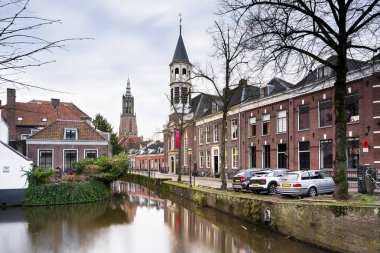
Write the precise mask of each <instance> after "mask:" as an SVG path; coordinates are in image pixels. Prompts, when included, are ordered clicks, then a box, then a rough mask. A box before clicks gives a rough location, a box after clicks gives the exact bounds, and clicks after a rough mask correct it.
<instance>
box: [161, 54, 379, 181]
mask: <svg viewBox="0 0 380 253" xmlns="http://www.w3.org/2000/svg"><path fill="white" fill-rule="evenodd" d="M327 61H336V57H334V56H332V57H330V58H329V59H327ZM348 68H349V73H348V75H347V97H346V114H347V141H348V142H347V144H348V148H347V154H346V155H347V163H348V164H347V165H348V168H349V170H355V169H356V167H357V166H358V165H359V164H361V165H364V164H368V165H372V166H374V167H379V166H380V57H379V56H376V57H374V58H373V59H371V60H369V61H357V60H353V59H349V60H348ZM334 80H335V76H334V72H333V71H332V70H331V69H329V68H328V67H325V66H320V67H318V68H316V69H315V70H314V71H312V72H310V73H309V74H308V75H307V76H306V77H304V78H303V79H302V80H301V81H300V82H298V83H296V84H294V85H293V84H291V83H289V82H286V81H284V80H281V79H279V78H273V79H272V80H271V81H270V82H268V83H267V84H265V85H262V86H261V87H256V86H252V85H249V84H248V83H247V82H246V81H245V80H243V81H241V82H240V83H239V84H238V85H237V88H235V89H236V92H234V95H233V96H235V98H234V99H235V100H234V99H232V102H233V103H231V108H230V111H229V114H228V124H227V136H226V137H225V138H226V140H227V141H226V150H225V151H223V152H225V153H226V169H227V173H228V174H229V175H232V174H234V173H236V171H237V170H239V169H246V168H253V167H256V168H288V169H290V170H303V169H332V167H333V161H334V152H335V151H334V150H335V126H334V122H335V116H334V109H333V108H334V87H333V85H334ZM239 89H240V90H239ZM208 97H209V96H205V95H198V96H196V97H194V98H192V99H191V101H190V105H191V107H190V108H189V111H188V113H187V114H186V116H185V118H186V119H187V122H188V123H189V124H188V126H187V128H186V130H185V132H184V134H183V136H182V137H181V141H182V144H183V145H181V146H182V154H183V155H182V159H183V161H182V169H183V170H184V171H186V170H187V167H188V164H187V161H188V157H187V153H188V152H187V151H188V149H189V148H191V149H192V156H193V158H192V161H193V162H194V163H195V164H192V165H193V166H194V167H196V168H197V169H198V170H200V171H201V172H204V173H205V174H210V175H213V174H215V173H218V172H219V170H220V168H219V166H220V152H221V151H220V150H219V145H220V140H221V138H222V136H220V133H221V130H220V123H221V117H222V114H221V112H218V105H217V103H213V102H211V101H209V100H207V98H208ZM171 119H172V118H171V117H170V116H169V122H168V124H167V126H166V128H165V130H164V132H165V133H166V134H165V137H164V142H165V144H164V145H165V147H168V149H167V150H168V151H167V152H166V151H165V157H168V159H169V160H168V163H169V168H171V167H175V165H176V164H178V148H177V147H175V145H174V143H175V132H176V129H173V127H174V126H175V124H174V123H173V120H171ZM364 143H368V147H366V146H364ZM172 154H174V156H173V155H172ZM173 157H174V158H177V159H176V160H170V159H173ZM169 172H171V173H176V172H177V170H176V169H174V170H173V169H169Z"/></svg>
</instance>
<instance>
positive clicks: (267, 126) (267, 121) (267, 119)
mask: <svg viewBox="0 0 380 253" xmlns="http://www.w3.org/2000/svg"><path fill="white" fill-rule="evenodd" d="M262 121H263V132H262V134H263V135H268V134H269V133H270V114H265V115H263V118H262Z"/></svg>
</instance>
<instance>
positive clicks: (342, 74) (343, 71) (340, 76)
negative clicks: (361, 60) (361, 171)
mask: <svg viewBox="0 0 380 253" xmlns="http://www.w3.org/2000/svg"><path fill="white" fill-rule="evenodd" d="M338 66H344V67H339V68H338V69H337V70H336V81H335V85H334V86H335V101H334V112H335V160H334V182H335V194H334V197H335V198H336V199H347V198H348V182H347V157H346V152H347V148H346V147H347V140H346V128H347V117H346V110H345V99H346V94H347V88H346V79H347V72H348V71H347V56H346V54H345V53H341V54H338Z"/></svg>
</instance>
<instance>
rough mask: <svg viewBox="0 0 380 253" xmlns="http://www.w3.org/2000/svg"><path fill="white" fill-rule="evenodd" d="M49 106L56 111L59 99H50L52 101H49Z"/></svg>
mask: <svg viewBox="0 0 380 253" xmlns="http://www.w3.org/2000/svg"><path fill="white" fill-rule="evenodd" d="M51 106H52V107H53V108H54V109H55V110H57V109H58V107H59V99H57V98H52V99H51Z"/></svg>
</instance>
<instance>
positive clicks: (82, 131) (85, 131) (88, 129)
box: [28, 120, 106, 141]
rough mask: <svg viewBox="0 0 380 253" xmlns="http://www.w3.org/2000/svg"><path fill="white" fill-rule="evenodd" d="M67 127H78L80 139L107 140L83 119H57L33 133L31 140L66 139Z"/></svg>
mask: <svg viewBox="0 0 380 253" xmlns="http://www.w3.org/2000/svg"><path fill="white" fill-rule="evenodd" d="M65 128H76V129H77V130H78V140H91V141H106V139H105V138H104V137H103V136H102V135H101V134H100V133H98V132H97V131H96V129H95V128H93V127H92V126H90V125H89V124H88V123H87V122H86V121H83V120H57V121H55V122H53V123H52V124H50V125H48V126H47V127H45V128H44V129H42V130H41V131H39V132H37V133H35V134H33V135H32V136H30V137H29V138H28V139H31V140H64V131H65Z"/></svg>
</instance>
